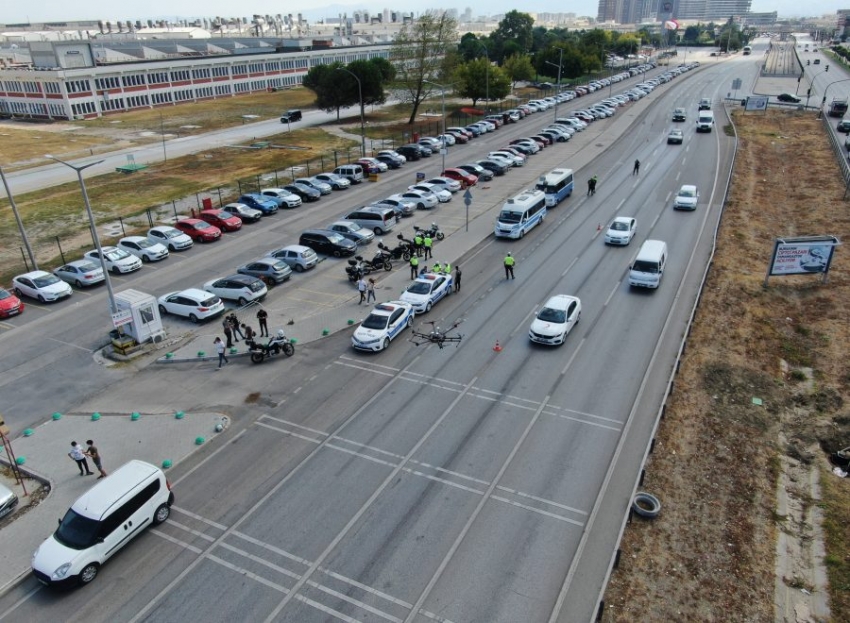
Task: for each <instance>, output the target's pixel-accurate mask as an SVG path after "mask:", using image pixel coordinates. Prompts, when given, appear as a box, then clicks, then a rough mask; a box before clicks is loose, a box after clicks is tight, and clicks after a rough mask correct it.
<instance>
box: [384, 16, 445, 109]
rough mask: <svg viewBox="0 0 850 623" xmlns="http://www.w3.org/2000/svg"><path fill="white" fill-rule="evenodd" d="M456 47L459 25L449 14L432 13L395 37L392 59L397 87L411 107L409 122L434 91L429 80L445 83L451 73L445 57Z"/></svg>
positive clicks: (420, 18) (402, 97)
mask: <svg viewBox="0 0 850 623" xmlns="http://www.w3.org/2000/svg"><path fill="white" fill-rule="evenodd" d="M456 45H457V22H456V20H454V19H453V18H451V17H449V16H448V15H447V14H446V13H444V12H443V13H437V12H433V11H429V12H427V13H424V14H423V15H421V16H420V17H419V18H418V19H417V20H416V21H414V22H411V23H409V24H405V25H404V26H403V27H402V29H401V31H399V33H398V35H397V36H396V38H395V42H394V43H393V47H392V50H391V51H390V59H391V60H392V63H393V65H394V67H395V69H396V84H397V85H398V88H399V97H400V98H401V99H402V101H408V102H410V103H411V104H412V109H411V111H410V119H409V121H408V123H410V124H412V123H413V122H414V121H415V120H416V113H417V111H418V110H419V106H420V105H421V104H422V101H423V100H424V99H425V98H427V97H428V96H429V95H431V93H432V92H433V91H434V89H435V87H433V86H432V85H430V84H429V83H428V82H426V81H428V80H433V81H434V82H440V81H444V80H443V79H444V78H445V77H447V76H448V75H449V74H450V70H451V67H447V66H446V65H447V62H446V57H447V56H449V58H453V57H452V56H451V55H448V54H447V53H448V52H449V50H450V49H451V48H455V47H456Z"/></svg>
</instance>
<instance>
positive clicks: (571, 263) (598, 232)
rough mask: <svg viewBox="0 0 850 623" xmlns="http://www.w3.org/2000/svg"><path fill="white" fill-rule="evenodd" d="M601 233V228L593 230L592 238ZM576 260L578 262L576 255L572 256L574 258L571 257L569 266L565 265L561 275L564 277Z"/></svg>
mask: <svg viewBox="0 0 850 623" xmlns="http://www.w3.org/2000/svg"><path fill="white" fill-rule="evenodd" d="M601 233H602V230H599V231H597V232H595V233H594V234H593V238H596V236H598V235H599V234H601ZM593 238H591V240H593ZM576 262H578V257H574V258H573V261H572V262H570V264H569V266H567V267H566V268H565V269H564V272H562V273H561V277H565V276H566V275H567V273H568V272H570V269H571V268H572V267H573V266H575V265H576Z"/></svg>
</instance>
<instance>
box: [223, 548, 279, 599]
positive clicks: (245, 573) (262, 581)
mask: <svg viewBox="0 0 850 623" xmlns="http://www.w3.org/2000/svg"><path fill="white" fill-rule="evenodd" d="M207 558H208V559H209V560H211V561H212V562H216V563H218V564H220V565H221V566H223V567H226V568H228V569H230V570H231V571H234V572H236V573H238V574H239V575H242V576H245V577H248V578H251V579H252V580H255V581H257V582H259V583H260V584H264V585H265V586H268V587H269V588H273V589H274V590H276V591H278V592H281V593H283V594H288V593H289V589H288V588H286V587H285V586H281V585H280V584H275V583H274V582H272V581H271V580H267V579H266V578H264V577H263V576H261V575H257V574H256V573H254V572H252V571H248V570H247V569H244V568H242V567H238V566H236V565H234V564H233V563H231V562H227V561H226V560H224V559H222V558H219V557H218V556H216V555H215V554H209V555H207Z"/></svg>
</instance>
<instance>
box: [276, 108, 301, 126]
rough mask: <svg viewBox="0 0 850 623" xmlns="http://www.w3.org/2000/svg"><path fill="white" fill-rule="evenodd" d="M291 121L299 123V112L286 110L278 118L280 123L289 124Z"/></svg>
mask: <svg viewBox="0 0 850 623" xmlns="http://www.w3.org/2000/svg"><path fill="white" fill-rule="evenodd" d="M292 121H301V111H300V110H287V111H286V112H285V113H283V114H282V115H281V116H280V122H281V123H290V122H292Z"/></svg>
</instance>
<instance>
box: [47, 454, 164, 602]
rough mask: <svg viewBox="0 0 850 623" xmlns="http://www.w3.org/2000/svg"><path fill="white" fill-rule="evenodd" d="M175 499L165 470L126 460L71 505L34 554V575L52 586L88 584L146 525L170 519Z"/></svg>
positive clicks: (141, 462)
mask: <svg viewBox="0 0 850 623" xmlns="http://www.w3.org/2000/svg"><path fill="white" fill-rule="evenodd" d="M173 503H174V494H173V493H172V492H171V485H170V484H169V483H168V481H167V480H166V479H165V474H163V473H162V470H160V469H159V468H157V467H156V466H154V465H151V464H150V463H145V462H144V461H130V462H129V463H125V464H124V465H122V466H121V467H119V468H118V469H116V470H115V471H114V472H112V473H111V474H110V475H109V476H107V477H106V478H104V479H103V480H101V481H100V482H99V483H97V484H96V485H95V486H93V487H92V488H91V489H89V490H88V491H87V492H86V493H85V494H83V495H82V497H80V498H79V499H78V500H77V501H76V502H74V504H73V505H72V506H71V508H70V509H68V512H67V513H65V517H63V518H62V519H60V520H59V527H58V528H57V529H56V532H54V533H53V534H52V535H51V536H50V537H48V538H47V540H46V541H44V543H42V544H41V545H40V546H39V548H38V549H37V550H36V551H35V554H33V557H32V572H33V575H35V577H36V579H37V580H38V581H39V582H41V583H42V584H46V585H48V586H71V585H74V584H80V585H84V584H88V583H89V582H91V581H92V580H94V579H95V578H96V577H97V574H98V572H99V571H100V567H101V565H103V563H104V562H106V561H107V560H108V559H109V558H110V557H112V555H113V554H115V553H116V552H117V551H118V550H120V549H121V548H122V547H124V546H125V545H127V543H129V542H130V541H131V540H132V539H133V538H134V537H136V536H138V535H139V534H140V533H141V532H142V530H144V529H145V528H146V527H147V526H149V525H157V524H161V523H162V522H163V521H165V520H166V519H168V516H169V515H170V514H171V505H172V504H173Z"/></svg>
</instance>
